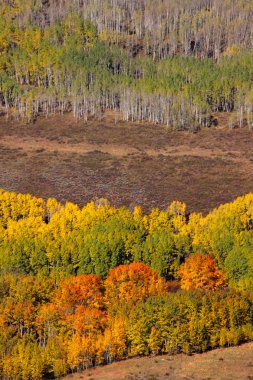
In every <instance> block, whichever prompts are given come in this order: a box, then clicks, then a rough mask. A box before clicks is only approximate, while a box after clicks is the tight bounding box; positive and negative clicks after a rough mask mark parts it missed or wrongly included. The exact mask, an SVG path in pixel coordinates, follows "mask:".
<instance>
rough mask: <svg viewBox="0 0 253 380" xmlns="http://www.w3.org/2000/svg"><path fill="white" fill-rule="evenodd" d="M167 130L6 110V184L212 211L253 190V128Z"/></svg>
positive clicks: (65, 196)
mask: <svg viewBox="0 0 253 380" xmlns="http://www.w3.org/2000/svg"><path fill="white" fill-rule="evenodd" d="M227 119H228V116H226V115H223V116H222V118H220V120H219V121H220V123H219V127H218V128H217V129H210V130H202V131H200V132H199V133H196V134H192V133H189V132H167V131H166V130H165V129H164V128H163V127H161V126H158V125H148V124H143V125H142V124H138V123H137V124H136V123H128V124H127V123H124V122H118V123H116V124H115V122H114V115H110V114H108V115H107V116H106V117H105V118H104V119H103V120H102V121H101V122H97V121H94V120H91V121H89V122H88V123H84V122H81V121H79V122H75V121H74V120H73V119H72V118H71V116H70V115H66V116H64V117H63V118H62V117H61V116H55V117H51V118H48V119H43V118H39V119H38V120H37V121H36V123H35V124H31V125H26V124H23V123H17V122H15V121H10V120H9V121H6V119H5V117H0V187H2V188H4V189H6V190H13V191H16V192H23V193H27V192H29V193H32V194H34V195H37V196H42V197H44V198H47V197H56V198H57V199H58V200H60V201H62V202H64V201H66V200H70V201H73V202H77V203H79V204H80V205H83V204H85V203H86V202H88V201H90V200H91V199H94V198H96V197H106V198H108V199H109V200H110V201H111V203H112V204H115V205H117V206H119V205H126V206H128V207H130V208H133V206H134V205H135V204H137V203H138V204H141V205H143V206H144V208H145V211H149V210H150V209H151V208H152V207H161V208H164V207H166V206H167V205H168V203H170V202H171V201H172V200H175V199H179V200H182V201H184V202H186V203H187V205H188V209H189V210H190V211H193V210H194V211H203V212H207V211H208V210H210V209H212V208H213V207H215V206H217V205H218V204H220V203H224V202H228V201H231V200H232V199H233V198H235V197H237V196H238V195H242V194H245V193H247V192H250V191H252V190H253V177H252V172H253V149H252V139H253V131H250V130H248V129H247V128H242V129H234V130H229V129H227V128H222V126H223V125H226V122H227Z"/></svg>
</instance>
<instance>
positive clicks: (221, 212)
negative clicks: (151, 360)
mask: <svg viewBox="0 0 253 380" xmlns="http://www.w3.org/2000/svg"><path fill="white" fill-rule="evenodd" d="M252 225H253V194H248V195H246V196H244V197H239V198H237V199H236V200H235V201H234V202H232V203H229V204H225V205H222V206H220V207H219V208H217V209H215V210H213V211H212V212H210V213H209V214H208V215H207V216H205V217H204V216H202V215H201V214H196V213H192V214H190V215H188V214H187V212H186V205H185V204H184V203H181V202H179V201H175V202H173V203H172V204H171V205H169V206H168V208H167V210H165V211H161V210H159V209H153V210H152V211H151V213H150V214H149V215H144V214H143V213H142V209H141V207H140V206H136V207H135V209H134V210H133V212H131V211H129V210H128V209H127V208H125V207H121V208H115V207H112V206H110V205H109V204H108V202H107V201H106V200H105V199H101V200H98V201H96V202H90V203H89V204H87V205H86V206H85V207H83V208H82V209H80V208H79V207H78V206H76V205H74V204H72V203H66V205H61V204H59V203H58V202H57V201H56V200H55V199H48V200H47V201H46V202H45V201H43V200H42V199H40V198H36V197H33V196H31V195H22V194H15V193H10V192H6V191H4V190H1V191H0V353H1V354H0V371H1V377H2V378H3V379H8V380H11V379H13V380H14V379H15V380H18V379H20V380H21V379H22V380H26V379H27V380H30V379H31V380H32V379H41V378H42V377H43V376H51V377H54V378H55V377H60V376H63V375H64V374H66V373H68V372H70V371H77V370H82V369H85V368H88V367H90V366H94V365H98V364H106V363H111V362H112V361H114V360H120V359H123V358H128V357H131V356H135V355H148V354H151V353H152V354H159V353H178V352H184V353H191V352H203V351H205V350H207V349H211V348H215V347H220V346H228V345H236V344H239V343H241V342H244V341H248V340H251V339H253V281H252V278H253V255H252V252H253V250H252V246H253V233H252ZM180 288H181V289H180Z"/></svg>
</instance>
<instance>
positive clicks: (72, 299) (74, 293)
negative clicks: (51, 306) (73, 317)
mask: <svg viewBox="0 0 253 380" xmlns="http://www.w3.org/2000/svg"><path fill="white" fill-rule="evenodd" d="M55 303H56V304H57V306H58V307H59V308H60V309H61V310H62V311H64V312H67V313H73V312H74V311H75V308H76V307H77V306H78V305H83V306H85V307H95V308H100V307H102V306H103V283H102V280H101V278H100V277H99V276H96V275H93V274H88V275H81V276H70V277H66V278H65V279H64V280H62V281H61V282H60V283H59V288H58V289H57V290H56V292H55Z"/></svg>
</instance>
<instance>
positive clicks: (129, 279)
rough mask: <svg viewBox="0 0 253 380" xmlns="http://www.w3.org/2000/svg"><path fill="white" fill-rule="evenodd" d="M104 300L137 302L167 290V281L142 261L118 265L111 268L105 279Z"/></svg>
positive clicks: (109, 302)
mask: <svg viewBox="0 0 253 380" xmlns="http://www.w3.org/2000/svg"><path fill="white" fill-rule="evenodd" d="M105 289H106V301H107V303H108V304H116V303H117V302H121V301H127V302H137V301H141V300H144V299H146V298H148V297H149V296H153V295H162V294H165V293H166V292H167V282H166V281H165V279H163V278H162V277H160V276H159V275H158V273H157V271H156V270H154V271H152V270H151V269H150V268H149V267H148V266H146V265H145V264H143V263H132V264H129V265H120V266H118V267H116V268H114V269H111V270H110V272H109V274H108V276H107V279H106V281H105Z"/></svg>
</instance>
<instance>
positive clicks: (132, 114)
mask: <svg viewBox="0 0 253 380" xmlns="http://www.w3.org/2000/svg"><path fill="white" fill-rule="evenodd" d="M0 14H1V15H2V16H3V17H1V19H0V104H1V105H2V107H3V108H4V109H5V110H6V112H8V114H10V113H12V112H14V110H16V112H18V115H19V117H23V118H26V119H27V120H29V121H32V120H34V118H35V117H36V116H37V115H38V114H39V113H43V114H45V115H48V114H52V113H55V112H61V113H64V112H69V111H71V112H72V113H73V115H74V116H75V117H76V118H84V119H87V118H88V117H89V116H91V115H93V116H96V117H97V118H101V115H102V113H103V112H104V111H105V110H108V109H110V110H115V111H120V112H121V113H122V114H123V118H124V119H125V120H140V121H150V122H154V123H162V124H166V125H168V126H169V127H172V128H175V129H191V130H195V129H196V128H199V127H201V126H211V125H212V113H213V112H221V111H222V112H234V113H235V115H237V116H236V120H235V121H234V122H233V124H236V125H239V126H242V125H243V124H244V123H246V122H247V124H248V125H249V127H251V126H252V122H253V121H252V120H253V87H252V82H253V72H252V61H253V53H252V47H253V46H252V27H253V25H252V23H253V21H252V20H253V4H252V3H251V2H250V1H248V0H242V1H241V0H240V1H239V0H228V1H226V2H220V1H216V0H204V1H203V0H201V1H200V0H188V1H174V0H166V1H162V0H159V1H158V2H155V5H154V2H153V1H150V0H142V1H139V0H138V1H134V0H133V1H124V0H105V1H94V0H86V1H79V0H78V1H71V2H69V1H64V0H62V1H59V0H57V1H56V0H52V1H45V0H43V1H42V0H36V1H26V2H23V1H19V0H13V1H2V2H1V4H0ZM15 114H16V113H15ZM232 126H234V125H232Z"/></svg>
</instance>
